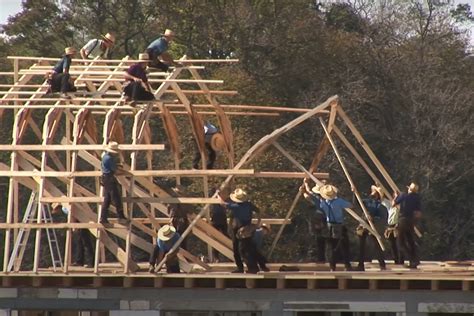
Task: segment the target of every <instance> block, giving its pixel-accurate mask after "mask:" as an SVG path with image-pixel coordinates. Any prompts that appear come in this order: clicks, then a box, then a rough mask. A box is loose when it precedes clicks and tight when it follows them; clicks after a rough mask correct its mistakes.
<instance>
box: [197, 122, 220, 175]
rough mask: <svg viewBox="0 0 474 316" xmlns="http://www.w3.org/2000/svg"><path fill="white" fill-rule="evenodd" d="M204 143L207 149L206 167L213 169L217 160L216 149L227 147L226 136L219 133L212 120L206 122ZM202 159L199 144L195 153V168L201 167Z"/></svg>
mask: <svg viewBox="0 0 474 316" xmlns="http://www.w3.org/2000/svg"><path fill="white" fill-rule="evenodd" d="M204 145H205V146H206V150H207V159H208V160H207V166H206V169H213V168H214V162H215V161H216V155H217V154H216V151H222V150H224V149H225V141H224V136H222V134H221V133H219V130H218V129H217V127H215V126H214V125H213V124H211V123H210V122H205V123H204ZM200 161H201V153H200V152H199V148H198V146H196V151H195V153H194V159H193V168H194V169H199V162H200Z"/></svg>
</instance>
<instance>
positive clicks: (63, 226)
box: [0, 217, 291, 229]
mask: <svg viewBox="0 0 474 316" xmlns="http://www.w3.org/2000/svg"><path fill="white" fill-rule="evenodd" d="M203 220H204V221H206V219H203ZM109 222H110V224H108V225H106V227H107V228H114V229H120V228H122V229H127V227H126V226H124V225H123V224H119V223H118V222H117V220H116V219H114V218H110V219H109ZM132 222H138V223H142V224H150V219H149V218H133V219H132ZM154 222H155V223H156V222H157V223H159V224H160V225H163V224H168V223H169V222H170V218H168V217H157V218H155V220H154ZM253 223H255V224H256V223H257V219H253ZM262 223H264V224H267V225H282V224H283V223H286V224H290V223H291V220H287V221H285V219H280V218H262ZM103 227H104V225H103V224H100V223H93V222H90V223H41V224H38V223H0V229H20V228H30V229H39V228H51V229H68V228H72V229H86V228H103Z"/></svg>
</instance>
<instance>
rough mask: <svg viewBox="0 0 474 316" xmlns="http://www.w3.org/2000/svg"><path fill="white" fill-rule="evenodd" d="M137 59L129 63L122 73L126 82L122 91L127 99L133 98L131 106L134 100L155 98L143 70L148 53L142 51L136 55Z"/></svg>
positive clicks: (146, 62) (148, 59) (147, 59)
mask: <svg viewBox="0 0 474 316" xmlns="http://www.w3.org/2000/svg"><path fill="white" fill-rule="evenodd" d="M138 60H139V61H138V63H136V64H133V65H131V66H130V67H129V68H128V69H127V70H126V71H125V73H124V75H125V79H126V80H127V82H126V86H125V87H124V88H123V93H124V94H125V95H126V96H127V101H132V100H133V101H132V103H131V104H130V105H131V106H134V105H135V101H151V100H154V99H155V96H154V95H153V93H152V91H153V90H152V89H151V86H150V83H149V82H148V77H147V75H146V71H145V70H146V66H147V65H148V62H149V61H150V58H149V56H148V54H146V53H143V54H139V55H138Z"/></svg>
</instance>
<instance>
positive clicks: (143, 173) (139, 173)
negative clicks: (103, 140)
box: [0, 169, 299, 178]
mask: <svg viewBox="0 0 474 316" xmlns="http://www.w3.org/2000/svg"><path fill="white" fill-rule="evenodd" d="M127 173H130V174H131V175H133V176H136V177H170V176H173V175H179V176H188V177H202V176H228V175H244V176H249V175H252V174H254V170H253V169H240V170H235V169H210V170H127ZM101 175H102V173H101V171H99V170H97V171H74V172H68V171H1V173H0V177H44V178H70V177H99V176H101ZM271 175H274V174H271ZM298 176H299V175H298Z"/></svg>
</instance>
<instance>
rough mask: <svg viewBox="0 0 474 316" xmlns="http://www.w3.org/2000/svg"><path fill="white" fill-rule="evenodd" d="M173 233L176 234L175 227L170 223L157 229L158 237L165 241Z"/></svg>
mask: <svg viewBox="0 0 474 316" xmlns="http://www.w3.org/2000/svg"><path fill="white" fill-rule="evenodd" d="M174 234H176V228H174V227H173V226H171V225H164V226H163V227H161V228H160V230H159V231H158V238H159V239H161V240H163V241H167V240H170V239H171V238H173V236H174Z"/></svg>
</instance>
